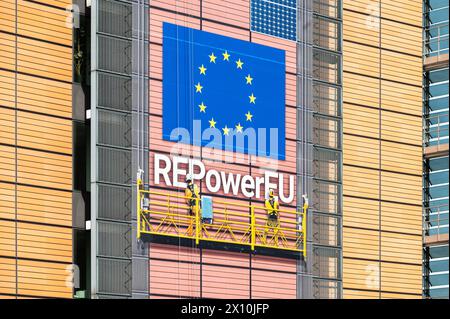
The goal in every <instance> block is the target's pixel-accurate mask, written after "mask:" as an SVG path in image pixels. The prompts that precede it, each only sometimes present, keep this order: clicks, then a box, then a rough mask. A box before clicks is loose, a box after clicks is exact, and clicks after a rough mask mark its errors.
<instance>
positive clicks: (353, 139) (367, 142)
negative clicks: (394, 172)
mask: <svg viewBox="0 0 450 319" xmlns="http://www.w3.org/2000/svg"><path fill="white" fill-rule="evenodd" d="M379 144H380V142H379V141H378V140H374V139H370V138H363V137H359V136H352V135H346V134H345V133H344V145H345V148H344V152H343V157H344V165H345V164H348V165H358V166H364V167H368V168H376V169H378V168H379V166H380V160H379V152H380V145H379Z"/></svg>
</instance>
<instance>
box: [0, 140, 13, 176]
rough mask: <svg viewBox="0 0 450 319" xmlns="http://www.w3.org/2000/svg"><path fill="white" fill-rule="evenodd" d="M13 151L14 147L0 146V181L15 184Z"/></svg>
mask: <svg viewBox="0 0 450 319" xmlns="http://www.w3.org/2000/svg"><path fill="white" fill-rule="evenodd" d="M15 151H16V149H15V148H14V147H11V146H3V145H0V181H4V182H15V178H16V172H15V171H16V166H15V163H16V155H15Z"/></svg>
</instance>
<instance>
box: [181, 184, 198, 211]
mask: <svg viewBox="0 0 450 319" xmlns="http://www.w3.org/2000/svg"><path fill="white" fill-rule="evenodd" d="M184 196H185V197H186V203H187V204H188V205H190V206H193V205H195V199H196V198H199V191H198V186H197V185H195V184H194V183H190V184H188V186H187V187H186V189H185V190H184Z"/></svg>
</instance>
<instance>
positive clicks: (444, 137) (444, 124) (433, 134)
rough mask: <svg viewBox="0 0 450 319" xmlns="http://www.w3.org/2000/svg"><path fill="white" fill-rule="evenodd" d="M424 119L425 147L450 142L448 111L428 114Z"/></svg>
mask: <svg viewBox="0 0 450 319" xmlns="http://www.w3.org/2000/svg"><path fill="white" fill-rule="evenodd" d="M424 121H425V123H424V124H425V125H424V134H423V138H424V141H423V144H424V146H425V147H427V146H436V145H442V144H448V133H449V132H448V112H447V113H442V114H435V115H428V116H426V117H425V119H424Z"/></svg>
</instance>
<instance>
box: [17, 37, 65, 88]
mask: <svg viewBox="0 0 450 319" xmlns="http://www.w3.org/2000/svg"><path fill="white" fill-rule="evenodd" d="M17 64H18V71H19V72H24V73H28V74H32V75H38V76H43V77H48V78H53V79H56V80H61V81H67V82H71V81H72V48H66V47H62V46H60V45H55V44H50V43H46V42H42V41H36V40H31V39H25V38H21V37H19V38H18V61H17Z"/></svg>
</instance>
